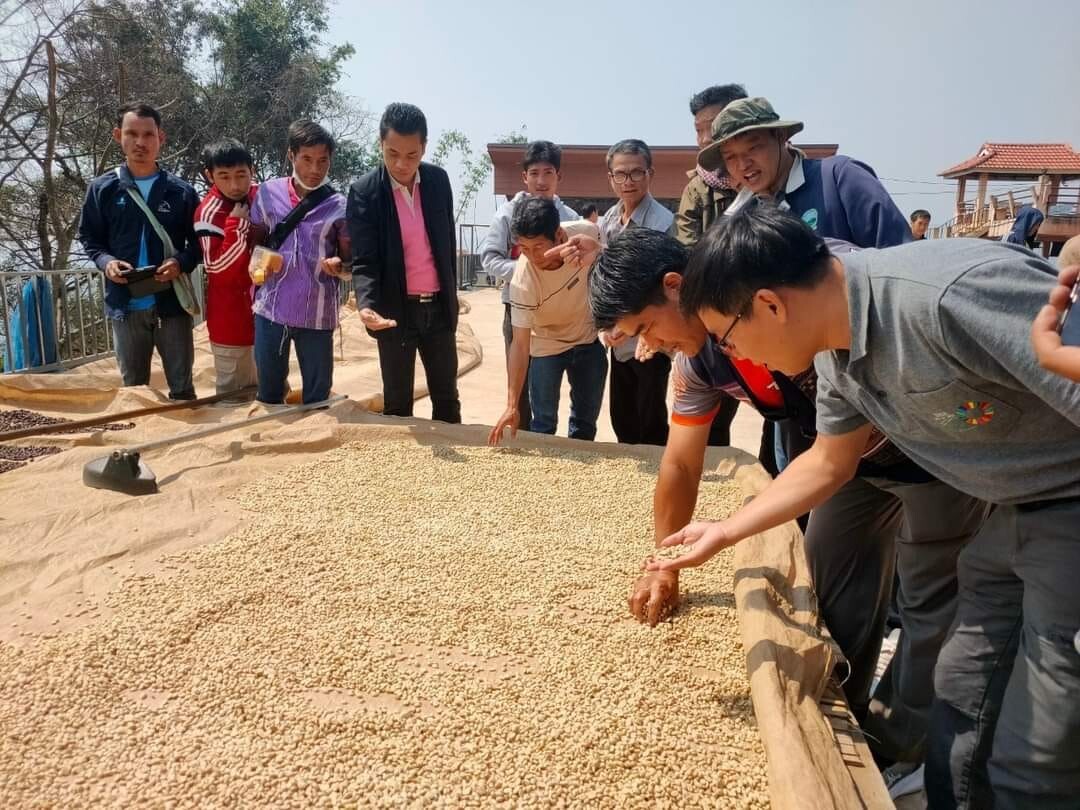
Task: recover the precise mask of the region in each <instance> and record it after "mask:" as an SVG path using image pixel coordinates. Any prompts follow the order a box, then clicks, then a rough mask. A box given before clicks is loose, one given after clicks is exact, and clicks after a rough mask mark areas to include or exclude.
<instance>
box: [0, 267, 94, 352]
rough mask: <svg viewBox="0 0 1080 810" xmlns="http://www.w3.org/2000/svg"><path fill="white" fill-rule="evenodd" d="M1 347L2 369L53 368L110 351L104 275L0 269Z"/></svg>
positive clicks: (86, 272)
mask: <svg viewBox="0 0 1080 810" xmlns="http://www.w3.org/2000/svg"><path fill="white" fill-rule="evenodd" d="M0 349H2V350H3V371H4V373H9V372H16V371H56V370H60V369H67V368H74V367H75V366H78V365H82V364H83V363H89V362H92V361H94V360H100V359H101V358H103V357H109V356H111V355H112V353H113V345H112V329H111V328H110V325H109V321H108V319H107V318H106V317H105V277H104V275H102V273H101V272H100V271H99V270H96V269H94V270H50V271H38V272H24V271H2V272H0Z"/></svg>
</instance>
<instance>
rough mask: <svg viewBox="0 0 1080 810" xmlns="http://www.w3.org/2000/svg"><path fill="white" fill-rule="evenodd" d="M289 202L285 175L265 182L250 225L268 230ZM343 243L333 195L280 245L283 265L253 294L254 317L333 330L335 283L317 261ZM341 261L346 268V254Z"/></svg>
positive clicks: (341, 214) (338, 202)
mask: <svg viewBox="0 0 1080 810" xmlns="http://www.w3.org/2000/svg"><path fill="white" fill-rule="evenodd" d="M294 200H295V195H294V194H293V192H292V188H291V186H290V181H289V178H288V177H278V178H275V179H273V180H268V181H267V182H265V183H263V184H262V185H261V186H260V187H259V193H258V195H257V196H256V197H255V204H254V205H253V206H252V209H251V222H252V223H253V224H255V225H262V226H263V227H265V228H266V229H267V230H270V231H272V230H273V229H274V227H275V226H276V225H277V224H278V223H279V222H281V220H283V219H285V217H287V216H288V215H289V212H290V211H291V210H292V209H293V207H294ZM347 242H348V230H347V228H346V225H345V197H344V195H342V194H333V195H331V196H330V197H327V198H326V199H325V200H323V201H322V202H321V203H319V204H318V205H317V206H315V208H313V209H312V210H311V211H310V212H308V215H307V216H306V217H304V218H303V219H302V220H301V221H300V224H299V225H297V226H296V228H295V229H294V230H293V232H292V233H291V234H289V236H288V238H287V239H286V240H285V242H284V244H282V246H281V249H280V252H281V254H282V255H283V256H284V257H285V262H284V265H283V266H282V268H281V272H279V273H275V274H274V275H272V276H270V278H268V279H267V280H266V283H265V284H263V285H262V286H261V287H259V288H258V290H257V292H256V293H255V306H254V307H253V310H254V312H255V314H256V315H261V316H262V317H264V318H266V319H268V320H271V321H273V322H274V323H280V324H284V325H285V326H296V327H301V328H304V329H334V328H336V327H337V324H338V306H339V298H338V284H339V283H340V282H339V281H338V280H337V279H336V278H334V277H332V276H328V275H326V273H324V272H322V271H321V270H320V269H319V266H320V264H321V263H322V260H323V259H325V258H328V257H330V256H337V255H338V252H339V245H343V244H347ZM343 258H344V260H345V264H346V266H347V265H348V256H344V257H343Z"/></svg>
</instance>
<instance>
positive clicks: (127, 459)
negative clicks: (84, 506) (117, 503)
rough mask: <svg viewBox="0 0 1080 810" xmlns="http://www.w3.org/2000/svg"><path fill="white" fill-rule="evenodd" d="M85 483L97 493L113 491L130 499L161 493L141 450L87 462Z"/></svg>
mask: <svg viewBox="0 0 1080 810" xmlns="http://www.w3.org/2000/svg"><path fill="white" fill-rule="evenodd" d="M82 478H83V483H84V484H86V485H87V486H88V487H94V488H95V489H111V490H113V491H114V492H123V493H125V494H127V495H151V494H153V493H155V492H157V491H158V486H157V476H156V475H154V472H153V470H151V469H150V468H149V467H147V466H146V465H145V464H144V463H143V462H142V460H141V459H140V458H139V451H138V450H113V451H112V452H111V453H110V454H109V455H107V456H103V457H101V458H96V459H94V460H93V461H88V462H87V463H86V466H84V467H83V474H82Z"/></svg>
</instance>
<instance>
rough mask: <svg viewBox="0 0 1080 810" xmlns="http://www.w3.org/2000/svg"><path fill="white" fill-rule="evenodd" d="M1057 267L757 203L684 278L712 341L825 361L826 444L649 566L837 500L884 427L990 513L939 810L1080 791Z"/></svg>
mask: <svg viewBox="0 0 1080 810" xmlns="http://www.w3.org/2000/svg"><path fill="white" fill-rule="evenodd" d="M1052 271H1053V268H1052V267H1051V266H1050V265H1048V264H1047V263H1046V262H1044V261H1043V260H1042V259H1041V258H1039V257H1036V256H1034V255H1032V254H1031V252H1030V251H1027V250H1025V249H1023V248H1018V247H1015V246H1011V245H1003V244H1000V243H994V242H985V241H982V240H978V239H935V240H930V241H927V242H918V243H915V244H911V245H903V246H901V247H897V248H893V249H889V250H867V251H861V252H858V253H850V254H847V255H836V254H835V253H833V252H832V251H831V250H830V249H829V247H828V245H826V244H825V243H824V242H823V241H822V240H821V239H820V238H818V237H817V236H816V235H815V234H813V233H812V232H811V231H810V230H809V229H808V228H807V227H806V225H805V224H804V223H801V222H799V220H798V219H797V218H796V217H793V216H792V215H791V214H790V213H788V212H784V211H777V210H776V209H775V207H772V206H769V207H766V206H757V207H754V208H751V209H747V210H746V211H744V212H740V213H738V214H736V215H734V216H733V217H728V218H725V219H724V220H723V221H722V222H720V223H718V224H717V226H716V227H715V228H714V229H713V230H711V231H710V232H709V233H707V234H706V235H705V237H704V238H703V239H702V242H701V243H700V244H699V246H698V248H697V251H696V252H695V255H694V257H693V259H692V260H691V262H690V266H689V267H688V268H687V271H686V274H685V277H684V279H683V282H682V286H681V294H680V306H681V308H682V309H683V310H684V311H685V312H694V313H695V314H696V315H697V316H698V317H699V318H700V319H701V321H702V323H703V324H705V326H706V328H707V329H709V331H710V332H713V333H719V334H723V333H724V332H725V331H728V330H730V329H731V324H732V322H733V321H734V322H735V327H734V330H733V331H731V332H730V335H729V337H728V340H729V341H730V343H731V344H732V346H733V351H734V353H735V354H736V355H737V356H741V357H747V358H753V359H754V360H755V361H757V362H759V363H762V364H766V365H767V366H768V367H769V368H772V369H779V370H781V371H789V372H793V371H796V370H797V369H800V368H804V367H805V366H806V365H807V364H809V363H814V365H815V366H816V368H817V371H818V375H819V383H818V393H817V425H818V428H819V433H818V436H817V438H816V440H815V442H814V445H813V447H811V448H810V449H809V450H807V451H806V452H805V453H803V454H802V455H801V456H800V457H799V458H798V459H797V460H796V461H794V462H792V464H791V466H790V467H789V468H788V469H787V470H785V471H784V473H782V474H781V475H780V476H779V477H778V478H777V479H776V480H775V481H774V482H773V483H772V484H771V485H770V486H769V487H768V488H766V489H765V490H764V491H763V492H762V493H760V494H759V495H758V496H757V497H755V498H754V499H753V501H752V502H750V503H749V504H748V505H747V506H746V507H744V508H743V509H742V510H740V511H739V512H737V513H736V514H734V515H732V516H731V517H729V518H728V519H727V520H724V521H722V522H720V523H697V524H691V525H689V526H687V527H685V528H684V529H682V530H681V531H679V532H676V533H674V534H673V535H672V536H671V537H668V538H664V540H662V541H661V546H664V547H674V546H678V545H683V546H686V547H687V549H686V553H685V554H683V555H681V556H679V557H676V558H674V559H664V560H660V559H653V560H650V561H649V562H648V563H647V566H646V567H647V570H650V571H658V570H665V569H667V570H672V569H679V568H684V567H690V566H696V565H701V564H703V563H705V562H706V561H707V560H708V559H709V558H711V557H712V556H713V555H715V554H717V553H719V552H720V551H721V550H722V549H724V548H727V547H729V546H731V545H733V544H734V543H736V542H738V541H739V540H740V539H742V538H744V537H747V536H750V535H753V534H757V533H759V532H761V531H764V530H765V529H767V528H768V527H769V526H774V525H777V524H778V523H781V522H783V521H785V520H788V519H790V518H791V517H792V516H794V515H797V514H799V513H800V512H802V511H803V510H804V509H806V508H807V507H808V506H813V505H814V504H816V503H819V502H820V501H822V500H823V499H824V498H830V499H831V498H835V495H832V493H834V492H838V491H842V488H843V487H844V486H846V484H847V482H848V481H849V480H850V478H851V475H852V473H853V472H854V471H855V470H856V468H857V464H858V460H859V454H860V453H861V451H862V449H863V448H864V447H865V444H866V441H867V438H868V436H869V434H870V432H871V430H872V429H873V428H872V427H871V426H872V425H873V426H876V427H877V428H878V429H880V430H881V431H882V432H884V433H885V434H886V435H887V436H889V437H890V439H891V440H892V441H894V442H895V443H896V444H897V445H898V446H900V447H903V448H904V450H905V451H906V452H907V454H908V455H909V456H910V457H911V458H912V459H913V460H915V461H918V463H919V464H920V465H921V466H923V467H925V468H927V469H930V470H933V471H934V472H935V473H936V474H937V475H938V476H939V477H940V478H941V480H942V481H947V482H949V483H950V484H952V485H953V486H955V487H956V488H957V489H958V490H960V491H965V492H971V493H978V494H979V496H980V497H982V498H985V499H986V500H988V501H990V502H991V503H994V504H996V506H995V508H994V511H993V513H992V514H991V515H990V517H989V519H988V520H987V521H986V523H985V525H984V526H983V527H982V528H981V529H980V531H979V532H978V534H977V535H976V537H975V539H974V540H973V541H972V542H971V543H970V544H969V545H968V546H967V547H966V548H965V549H964V551H963V553H962V554H961V555H960V557H959V586H960V592H959V598H958V603H959V608H958V610H957V614H956V620H955V623H954V624H953V626H952V629H951V631H950V633H949V637H948V640H947V641H946V642H945V645H944V646H943V648H942V649H941V655H940V657H939V659H938V661H937V665H936V669H935V673H934V685H935V700H934V706H933V711H932V714H931V718H932V724H931V730H930V741H929V746H928V756H927V766H926V787H927V798H928V800H929V806H930V807H932V808H953V807H962V808H984V807H986V808H989V807H994V808H997V809H998V810H1019V809H1020V808H1041V809H1042V810H1051V809H1054V810H1057V809H1058V808H1061V809H1062V810H1064V808H1076V807H1077V796H1080V701H1077V699H1076V695H1077V694H1078V693H1080V632H1078V628H1080V590H1078V589H1077V587H1076V573H1077V571H1080V541H1078V537H1077V529H1076V527H1077V525H1078V524H1080V473H1078V470H1080V388H1078V387H1077V386H1076V385H1075V384H1073V383H1071V382H1070V381H1067V380H1064V379H1062V378H1061V377H1058V376H1056V375H1054V374H1052V373H1051V372H1049V371H1047V370H1044V369H1042V368H1040V367H1039V363H1038V361H1037V358H1036V354H1035V351H1034V349H1033V347H1032V346H1031V344H1030V340H1029V330H1030V324H1031V319H1032V317H1033V314H1034V313H1036V312H1039V311H1040V309H1041V307H1042V306H1043V305H1044V303H1045V301H1046V300H1047V296H1048V294H1049V293H1050V291H1051V289H1052V288H1053V286H1054V284H1055V281H1054V277H1053V274H1052ZM830 496H831V497H830ZM947 514H948V513H947V512H942V513H939V514H934V513H931V514H930V515H929V518H930V519H931V520H940V519H941V518H942V517H944V516H945V515H947ZM926 518H927V516H923V519H924V520H925V519H926ZM901 573H903V570H901ZM904 584H905V585H906V583H904ZM905 631H906V624H905Z"/></svg>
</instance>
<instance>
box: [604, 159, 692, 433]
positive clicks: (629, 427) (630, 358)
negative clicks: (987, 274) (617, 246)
mask: <svg viewBox="0 0 1080 810" xmlns="http://www.w3.org/2000/svg"><path fill="white" fill-rule="evenodd" d="M607 168H608V179H609V180H610V181H611V190H612V191H614V192H615V196H616V197H617V198H618V202H617V203H615V205H613V206H612V207H611V208H609V209H608V210H607V213H605V214H604V216H603V217H602V218H601V220H600V243H601V245H604V246H606V245H608V244H610V243H611V241H612V240H613V239H615V238H616V237H617V236H618V235H619V234H621V233H624V232H625V231H628V230H632V229H635V228H648V229H650V230H654V231H661V232H663V233H666V232H667V231H668V230H669V229H670V228H671V224H672V222H673V221H674V219H675V215H674V214H672V213H671V211H669V210H668V209H667V208H665V207H664V206H663V205H661V204H660V203H659V202H657V200H656V198H655V197H653V196H652V194H650V193H649V186H650V184H651V183H652V176H653V166H652V152H651V151H650V150H649V147H648V146H647V145H646V144H645V142H644V141H639V140H637V139H636V138H629V139H627V140H623V141H619V142H618V143H617V144H615V145H614V146H612V147H611V149H609V150H608V153H607ZM605 340H606V342H607V343H608V345H609V346H611V360H612V363H611V391H610V400H609V407H610V413H611V426H612V428H613V429H614V430H615V436H616V438H618V440H619V442H620V443H622V444H656V445H664V444H665V443H666V442H667V436H668V414H667V387H668V375H669V373H670V372H671V358H670V357H668V356H667V355H666V354H663V353H662V352H661V353H657V354H650V353H648V352H645V353H641V354H640V355H638V356H637V357H635V354H636V352H637V340H635V339H634V338H632V337H630V336H628V335H623V334H620V333H618V332H611V333H608V334H607V335H605Z"/></svg>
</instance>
